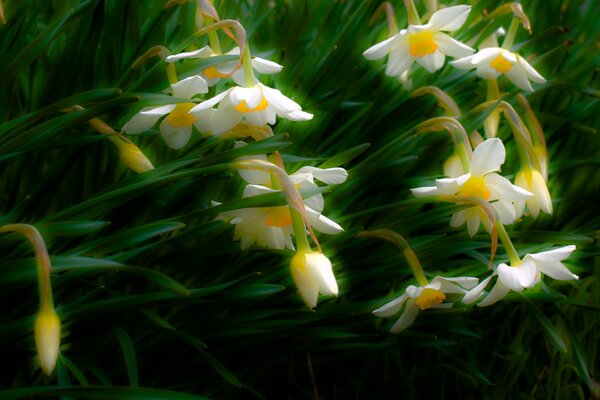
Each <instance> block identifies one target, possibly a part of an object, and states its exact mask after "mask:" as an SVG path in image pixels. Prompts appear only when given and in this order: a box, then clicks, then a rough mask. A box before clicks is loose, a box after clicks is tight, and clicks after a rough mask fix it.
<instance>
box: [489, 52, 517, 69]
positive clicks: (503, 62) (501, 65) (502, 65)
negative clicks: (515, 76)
mask: <svg viewBox="0 0 600 400" xmlns="http://www.w3.org/2000/svg"><path fill="white" fill-rule="evenodd" d="M490 67H492V68H494V69H495V70H496V71H498V73H500V74H505V73H507V72H508V71H510V69H511V68H512V64H511V62H510V61H508V60H507V59H506V58H504V57H502V54H499V55H498V57H496V58H494V59H493V60H492V62H490Z"/></svg>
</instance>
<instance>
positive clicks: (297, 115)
mask: <svg viewBox="0 0 600 400" xmlns="http://www.w3.org/2000/svg"><path fill="white" fill-rule="evenodd" d="M285 117H286V118H287V119H289V120H290V121H309V120H311V119H312V118H313V114H311V113H307V112H305V111H302V110H296V111H292V112H289V113H288V114H287V115H286V116H285Z"/></svg>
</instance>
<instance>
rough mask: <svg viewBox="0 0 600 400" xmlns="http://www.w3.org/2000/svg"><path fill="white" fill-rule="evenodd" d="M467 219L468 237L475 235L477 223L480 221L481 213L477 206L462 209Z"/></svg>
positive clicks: (477, 227) (477, 228)
mask: <svg viewBox="0 0 600 400" xmlns="http://www.w3.org/2000/svg"><path fill="white" fill-rule="evenodd" d="M464 212H465V216H466V219H467V232H468V233H469V236H470V237H473V236H475V234H476V233H477V231H478V230H479V224H480V223H481V214H480V211H479V208H478V207H471V208H468V209H466V210H464Z"/></svg>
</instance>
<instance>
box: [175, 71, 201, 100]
mask: <svg viewBox="0 0 600 400" xmlns="http://www.w3.org/2000/svg"><path fill="white" fill-rule="evenodd" d="M171 88H172V89H173V96H174V97H181V98H184V99H191V98H192V97H193V96H194V95H195V94H198V93H207V92H208V84H207V83H206V81H205V80H204V78H202V77H201V76H199V75H194V76H190V77H188V78H185V79H183V80H180V81H179V82H177V83H174V84H172V85H171Z"/></svg>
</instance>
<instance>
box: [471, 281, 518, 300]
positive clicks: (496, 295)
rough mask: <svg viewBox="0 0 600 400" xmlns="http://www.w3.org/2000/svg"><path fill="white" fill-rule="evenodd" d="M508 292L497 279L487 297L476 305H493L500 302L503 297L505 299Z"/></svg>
mask: <svg viewBox="0 0 600 400" xmlns="http://www.w3.org/2000/svg"><path fill="white" fill-rule="evenodd" d="M509 291H510V289H509V288H508V287H506V286H505V285H504V284H503V283H502V282H501V281H500V279H498V280H497V281H496V284H495V285H494V287H492V290H490V292H489V293H488V295H487V296H485V299H483V300H482V301H481V302H479V303H477V306H478V307H487V306H491V305H492V304H495V303H497V302H498V301H500V300H502V299H503V298H504V297H506V295H507V294H508V292H509Z"/></svg>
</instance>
